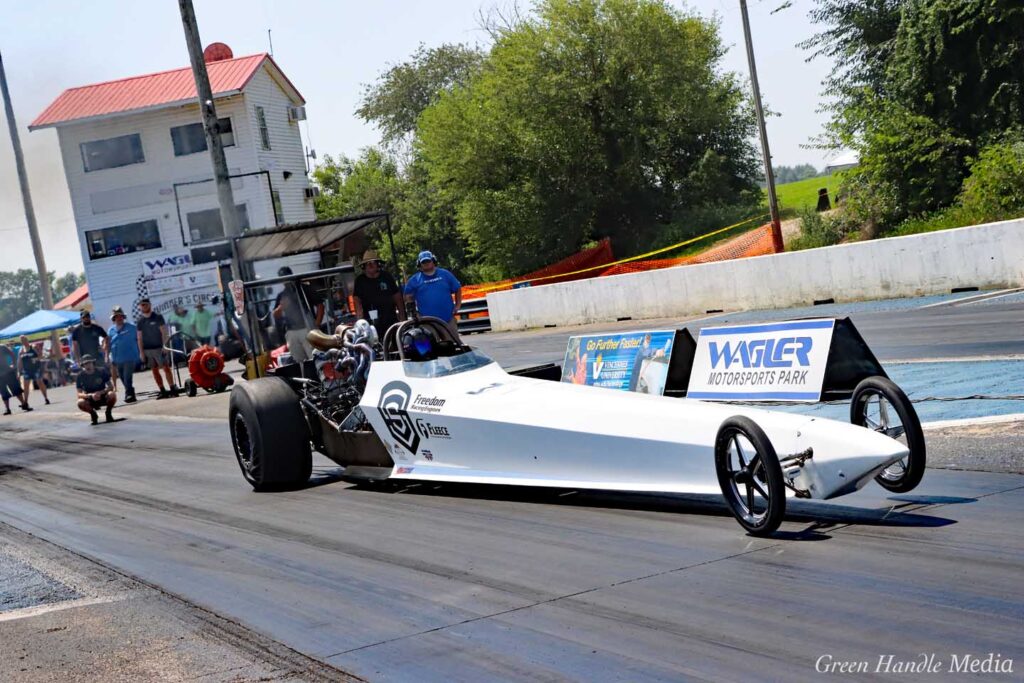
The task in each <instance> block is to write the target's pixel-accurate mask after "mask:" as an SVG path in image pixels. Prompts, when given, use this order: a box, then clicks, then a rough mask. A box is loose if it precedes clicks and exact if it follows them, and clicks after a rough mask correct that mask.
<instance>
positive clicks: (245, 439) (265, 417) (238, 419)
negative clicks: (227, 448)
mask: <svg viewBox="0 0 1024 683" xmlns="http://www.w3.org/2000/svg"><path fill="white" fill-rule="evenodd" d="M229 405H230V408H229V410H228V418H229V424H230V429H231V444H232V446H234V449H235V458H236V459H237V461H238V466H239V468H240V469H241V470H242V476H243V477H245V480H246V481H247V482H249V484H250V485H251V486H252V487H253V489H255V490H256V491H281V490H287V489H294V488H298V487H299V486H302V485H303V484H305V483H306V482H307V481H309V475H310V474H311V473H312V471H313V455H312V450H311V446H310V441H309V427H308V426H307V424H306V417H305V415H304V414H303V412H302V407H301V405H300V404H299V398H298V396H297V395H296V394H295V392H294V391H293V390H292V388H291V387H290V386H288V383H287V382H285V381H284V380H283V379H281V378H279V377H264V378H260V379H256V380H253V381H250V382H242V383H240V384H239V385H238V386H236V387H235V388H234V390H233V391H232V392H231V400H230V404H229Z"/></svg>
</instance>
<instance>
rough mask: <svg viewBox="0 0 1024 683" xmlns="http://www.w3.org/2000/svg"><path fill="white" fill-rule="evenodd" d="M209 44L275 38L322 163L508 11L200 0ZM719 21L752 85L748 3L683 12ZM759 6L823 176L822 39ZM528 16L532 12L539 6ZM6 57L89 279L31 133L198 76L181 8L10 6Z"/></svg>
mask: <svg viewBox="0 0 1024 683" xmlns="http://www.w3.org/2000/svg"><path fill="white" fill-rule="evenodd" d="M194 2H195V8H196V15H197V17H198V20H199V30H200V34H201V35H202V38H203V44H204V45H205V44H208V43H211V42H213V41H222V42H225V43H227V44H228V45H230V46H231V48H232V49H233V50H234V53H235V55H239V56H240V55H246V54H252V53H256V52H262V51H266V50H267V49H268V45H267V29H268V28H270V29H272V36H273V42H274V58H275V60H276V61H277V62H278V64H279V65H280V66H281V68H282V69H284V71H285V72H286V73H287V74H288V77H289V78H290V79H291V80H292V82H293V83H295V85H296V87H298V88H299V90H300V91H301V92H302V94H303V96H304V97H305V98H306V100H307V102H308V106H307V112H308V117H309V118H308V122H307V123H308V128H304V129H303V133H304V134H305V133H306V132H307V130H308V138H307V140H306V142H307V144H311V145H312V146H313V147H314V148H315V149H316V151H317V153H318V154H319V155H320V156H321V157H322V156H323V155H324V154H332V155H336V154H348V155H354V154H356V153H358V151H359V150H360V149H361V148H362V147H365V146H367V145H372V144H374V143H376V142H377V141H378V138H379V135H378V133H377V131H376V130H375V129H374V128H373V127H372V126H368V125H366V124H364V123H363V122H362V121H361V120H359V119H358V118H356V116H355V114H354V111H355V109H356V107H357V106H358V103H359V99H360V96H361V94H362V92H363V86H364V84H367V83H370V82H372V81H373V80H374V79H375V78H376V76H377V75H378V74H379V73H380V72H381V71H383V70H384V69H386V68H387V67H388V65H390V64H394V63H396V62H400V61H402V60H404V59H405V58H406V57H408V55H409V54H411V53H412V52H413V51H414V50H415V49H416V47H417V45H418V44H420V43H424V44H426V45H428V46H432V45H438V44H440V43H444V42H463V43H470V44H474V43H476V44H484V43H486V41H487V36H486V34H485V33H484V32H483V31H481V30H480V29H479V24H480V21H479V16H480V13H481V12H487V11H489V10H490V9H491V8H494V7H499V8H502V7H508V6H510V5H511V3H510V2H507V1H506V0H497V1H496V0H435V1H433V2H422V1H421V2H416V1H415V0H377V1H376V2H353V1H350V0H333V1H332V0H290V1H285V0H194ZM672 4H674V5H677V6H686V7H689V8H690V9H691V10H693V11H696V12H697V13H699V14H701V15H704V16H708V17H710V16H717V17H718V19H719V21H720V22H721V30H722V36H723V38H724V40H725V43H726V45H729V46H731V47H730V51H729V53H728V55H727V56H726V58H725V68H726V69H728V70H731V71H738V72H740V73H741V74H743V75H744V76H745V75H746V73H747V62H746V55H745V52H744V49H743V27H742V25H741V22H740V16H739V0H688V1H687V2H682V1H680V0H673V1H672ZM782 4H783V0H749V5H750V19H751V25H752V30H753V34H754V46H755V51H756V56H757V60H758V75H759V76H760V79H761V90H762V92H763V93H764V97H765V104H766V106H767V107H769V108H770V109H771V110H773V111H775V112H777V113H778V114H779V116H776V117H773V118H771V119H769V121H768V135H769V139H770V142H771V148H772V156H773V157H774V161H775V164H776V165H779V164H788V165H792V164H797V163H810V164H814V165H815V166H817V167H819V168H820V167H822V166H824V164H825V162H826V159H825V156H824V155H823V153H822V152H820V151H818V150H813V149H803V148H801V145H803V144H806V143H807V141H808V139H809V138H810V137H812V136H814V135H816V134H817V133H818V132H820V130H821V124H822V122H823V120H824V117H823V116H822V115H821V114H819V113H817V112H816V109H817V107H818V105H819V102H820V98H819V91H820V82H821V80H822V79H823V78H824V77H825V75H826V74H827V72H828V70H829V67H830V65H829V64H827V63H824V62H821V61H815V62H811V63H806V62H805V57H806V55H805V53H804V52H803V51H802V50H800V49H798V48H797V47H795V44H796V43H797V42H799V41H800V40H802V39H804V38H805V37H807V36H808V35H810V34H811V33H812V32H813V28H812V26H811V25H810V23H809V22H808V20H807V11H808V10H809V9H810V7H812V6H813V0H793V2H792V7H790V8H788V9H785V10H783V11H780V12H777V13H775V14H772V13H771V12H772V10H774V9H776V8H777V7H779V6H780V5H782ZM520 6H524V7H529V6H530V5H529V2H521V3H520ZM0 51H2V54H3V58H4V64H5V66H6V68H7V80H8V83H9V85H10V89H11V97H12V99H13V100H14V108H15V114H16V116H17V119H18V128H19V131H20V134H21V143H22V147H23V148H24V151H25V156H26V163H27V166H28V170H29V180H30V183H31V187H32V196H33V200H34V203H35V209H36V217H37V219H38V221H39V224H40V232H41V237H42V242H43V248H44V252H45V254H46V260H47V266H48V268H49V269H50V270H56V271H57V272H61V273H62V272H66V271H70V270H73V271H81V270H82V263H81V257H80V255H79V246H78V239H77V236H76V232H75V227H74V219H73V217H72V213H71V205H70V202H69V199H68V192H67V185H66V183H65V180H64V171H63V167H62V165H61V160H60V153H59V150H58V148H57V134H56V132H55V131H54V130H52V129H47V130H43V131H37V132H35V133H29V132H28V130H27V126H28V124H29V122H31V121H32V119H34V118H35V117H36V116H37V115H38V114H39V113H40V112H41V111H42V110H43V109H44V108H45V107H46V106H47V105H48V104H49V103H50V102H51V101H53V99H54V98H56V97H57V95H59V94H60V93H61V92H62V91H63V90H64V89H66V88H70V87H75V86H80V85H86V84H89V83H96V82H100V81H106V80H111V79H116V78H123V77H126V76H134V75H139V74H144V73H149V72H153V71H162V70H165V69H172V68H177V67H183V66H187V65H188V53H187V52H186V49H185V43H184V38H183V36H182V29H181V19H180V16H179V14H178V3H177V2H174V0H144V1H142V2H140V1H139V0H89V1H81V2H77V3H76V2H72V1H71V0H34V2H20V3H14V2H6V3H4V21H3V22H2V23H0ZM0 130H2V131H3V134H2V135H0V208H2V211H0V270H14V269H17V268H34V261H33V258H32V251H31V247H30V245H29V239H28V234H27V231H26V228H25V218H24V213H23V211H22V207H21V200H20V194H19V191H18V182H17V176H16V174H15V170H14V158H13V154H12V152H11V148H10V144H9V141H8V137H7V134H6V133H7V129H6V124H4V125H3V126H2V127H0Z"/></svg>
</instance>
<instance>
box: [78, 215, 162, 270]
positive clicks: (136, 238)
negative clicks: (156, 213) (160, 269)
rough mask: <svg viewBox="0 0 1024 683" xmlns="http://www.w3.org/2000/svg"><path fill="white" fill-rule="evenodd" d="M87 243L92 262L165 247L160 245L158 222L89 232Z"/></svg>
mask: <svg viewBox="0 0 1024 683" xmlns="http://www.w3.org/2000/svg"><path fill="white" fill-rule="evenodd" d="M85 241H86V243H87V244H88V245H89V259H90V260H92V261H95V260H97V259H101V258H107V257H109V256H119V255H121V254H133V253H135V252H137V251H146V250H147V249H159V248H160V247H161V246H163V245H161V243H160V228H159V226H158V225H157V222H156V221H140V222H138V223H126V224H124V225H115V226H113V227H110V228H101V229H99V230H87V231H86V233H85Z"/></svg>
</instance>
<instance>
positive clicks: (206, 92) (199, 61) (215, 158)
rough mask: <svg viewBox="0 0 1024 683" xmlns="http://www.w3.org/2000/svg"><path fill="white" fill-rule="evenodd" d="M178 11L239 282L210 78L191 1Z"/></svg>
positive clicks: (234, 223)
mask: <svg viewBox="0 0 1024 683" xmlns="http://www.w3.org/2000/svg"><path fill="white" fill-rule="evenodd" d="M178 7H179V9H180V10H181V24H182V26H183V27H184V29H185V44H186V45H187V46H188V57H189V60H190V61H191V62H192V74H193V76H194V77H195V79H196V95H197V96H198V98H199V109H200V111H202V113H203V130H204V131H205V132H206V146H207V148H208V149H209V150H210V160H211V161H212V162H213V180H214V182H215V183H216V184H217V201H218V202H219V203H220V220H221V224H222V225H223V226H224V236H225V237H227V238H228V239H229V240H230V241H231V255H232V258H231V277H232V278H233V279H235V280H241V279H242V264H241V262H240V261H239V259H238V246H237V245H236V244H235V238H236V237H238V236H239V234H240V232H241V231H240V229H239V227H238V212H237V211H235V194H234V192H233V191H232V190H231V178H230V174H229V173H228V162H227V160H226V159H225V158H224V146H223V145H222V144H221V142H220V126H218V125H217V110H216V108H215V107H214V104H213V91H212V90H211V89H210V77H209V76H208V75H207V73H206V60H205V59H204V58H203V45H202V42H200V40H199V26H198V25H197V24H196V12H195V9H194V8H193V7H192V0H178Z"/></svg>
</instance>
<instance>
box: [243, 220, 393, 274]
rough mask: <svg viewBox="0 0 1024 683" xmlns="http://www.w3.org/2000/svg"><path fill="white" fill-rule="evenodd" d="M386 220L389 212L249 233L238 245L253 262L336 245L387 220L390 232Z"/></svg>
mask: <svg viewBox="0 0 1024 683" xmlns="http://www.w3.org/2000/svg"><path fill="white" fill-rule="evenodd" d="M387 217H388V215H387V214H386V213H368V214H361V215H358V216H342V217H338V218H327V219H321V220H316V221H308V222H306V223H291V224H289V225H282V226H278V227H275V228H265V229H260V230H249V231H247V232H245V233H244V234H243V235H242V236H241V237H237V238H235V243H236V244H237V245H238V257H239V258H240V259H242V261H243V262H246V263H252V262H253V261H260V260H263V259H270V258H279V257H281V256H290V255H292V254H300V253H303V252H308V251H316V250H319V249H322V248H324V247H327V246H330V245H332V244H336V243H337V242H338V241H340V240H342V239H344V238H346V237H348V236H349V235H353V234H355V233H357V232H359V231H360V230H364V229H366V228H368V227H369V226H371V225H373V224H374V223H376V222H378V221H384V223H385V226H386V227H387V229H390V224H389V223H387Z"/></svg>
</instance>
